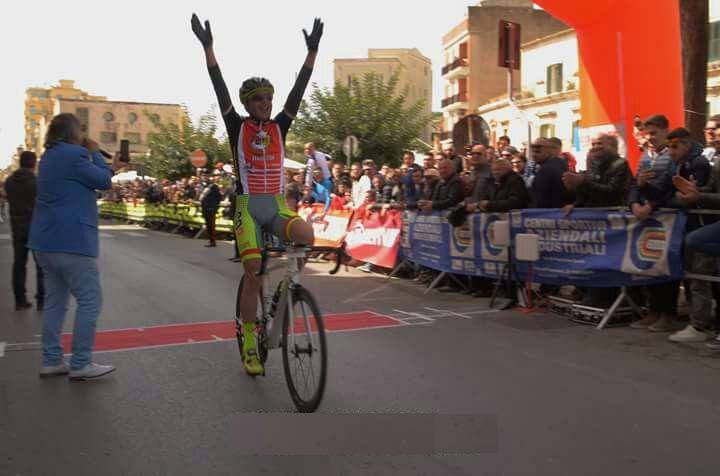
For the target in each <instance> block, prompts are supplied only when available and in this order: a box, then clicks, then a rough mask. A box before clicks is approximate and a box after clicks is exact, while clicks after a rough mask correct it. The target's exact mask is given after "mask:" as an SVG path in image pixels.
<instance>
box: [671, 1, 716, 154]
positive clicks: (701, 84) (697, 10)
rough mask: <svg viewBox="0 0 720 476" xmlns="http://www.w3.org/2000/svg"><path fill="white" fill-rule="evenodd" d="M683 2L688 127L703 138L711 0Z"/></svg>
mask: <svg viewBox="0 0 720 476" xmlns="http://www.w3.org/2000/svg"><path fill="white" fill-rule="evenodd" d="M678 1H679V2H680V37H681V45H682V62H683V83H684V90H683V92H684V99H685V127H686V128H687V129H688V130H689V131H690V133H691V134H692V135H693V137H695V138H696V139H697V140H700V141H702V140H703V128H704V127H705V120H706V115H707V111H706V102H707V63H708V42H709V37H708V33H709V32H708V17H709V6H708V0H678Z"/></svg>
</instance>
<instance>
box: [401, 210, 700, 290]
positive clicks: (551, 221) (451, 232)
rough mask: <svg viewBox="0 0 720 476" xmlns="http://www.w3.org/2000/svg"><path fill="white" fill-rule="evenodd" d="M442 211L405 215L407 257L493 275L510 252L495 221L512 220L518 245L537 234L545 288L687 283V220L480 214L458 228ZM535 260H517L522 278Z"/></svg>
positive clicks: (614, 214)
mask: <svg viewBox="0 0 720 476" xmlns="http://www.w3.org/2000/svg"><path fill="white" fill-rule="evenodd" d="M446 216H447V214H446V213H444V212H433V213H417V212H405V214H404V215H403V224H402V227H403V232H402V238H401V246H402V253H403V255H404V257H405V258H406V259H408V260H409V261H412V262H414V263H417V264H420V265H422V266H426V267H428V268H432V269H435V270H438V271H447V272H450V273H455V274H464V275H470V276H485V277H489V278H495V277H498V276H500V274H501V273H502V270H503V267H504V265H505V264H506V263H508V249H507V248H506V247H502V246H497V245H494V244H493V242H494V241H495V240H494V239H493V230H494V228H493V225H492V224H493V223H494V222H496V221H499V220H502V221H506V220H510V226H511V230H510V234H511V239H512V243H515V238H516V236H517V235H518V234H520V233H528V234H534V235H538V236H539V248H540V260H539V261H537V262H535V263H533V269H532V280H533V281H534V282H538V283H547V284H556V285H562V284H573V285H576V286H590V287H615V286H626V285H627V286H632V285H643V284H653V283H662V282H667V281H673V280H678V279H681V276H682V242H683V230H684V229H685V221H686V218H687V217H686V215H685V214H684V213H679V212H677V211H661V212H657V213H655V214H653V215H652V216H651V217H650V218H647V219H646V220H643V221H638V219H637V218H635V217H634V216H633V215H632V214H631V213H627V212H624V211H607V210H592V209H587V210H584V209H576V210H574V211H573V212H572V214H571V215H570V216H565V215H564V213H563V212H562V210H556V209H528V210H520V211H515V212H512V213H511V214H507V213H482V214H480V213H474V214H470V215H468V218H467V221H466V222H465V224H464V225H463V226H460V227H456V228H453V227H452V226H451V225H450V224H449V223H448V222H447V218H446ZM529 268H530V266H529V263H526V262H520V261H515V260H513V276H514V277H515V278H516V279H518V280H520V281H524V280H525V279H526V277H527V276H528V271H529Z"/></svg>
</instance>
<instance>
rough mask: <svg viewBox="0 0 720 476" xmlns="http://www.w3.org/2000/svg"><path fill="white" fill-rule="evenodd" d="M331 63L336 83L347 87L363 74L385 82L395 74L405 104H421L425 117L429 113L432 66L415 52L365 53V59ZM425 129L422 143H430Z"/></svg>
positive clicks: (342, 59)
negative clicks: (405, 96) (380, 78)
mask: <svg viewBox="0 0 720 476" xmlns="http://www.w3.org/2000/svg"><path fill="white" fill-rule="evenodd" d="M333 63H334V77H335V82H336V83H340V84H342V85H345V86H350V83H351V81H352V79H353V78H361V77H362V76H363V75H364V74H365V73H369V72H372V73H376V74H379V75H381V76H382V77H383V78H384V79H388V78H389V77H390V76H391V75H392V74H393V73H394V72H395V71H397V72H398V76H399V77H398V88H399V90H400V91H402V90H403V89H405V88H407V92H408V95H407V104H414V103H416V102H417V101H420V100H422V101H424V103H425V110H424V112H425V114H427V115H430V114H431V112H432V62H431V61H430V59H429V58H427V57H426V56H424V55H423V54H422V53H421V52H420V51H419V50H418V49H417V48H391V49H388V48H385V49H370V50H368V57H367V58H337V59H335V60H334V61H333ZM430 134H431V126H430V125H428V127H427V128H426V130H425V131H423V135H422V137H421V139H422V140H423V141H425V142H429V141H430Z"/></svg>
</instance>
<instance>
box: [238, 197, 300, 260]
mask: <svg viewBox="0 0 720 476" xmlns="http://www.w3.org/2000/svg"><path fill="white" fill-rule="evenodd" d="M235 203H236V209H235V216H234V217H233V228H234V229H235V245H236V246H237V248H238V253H239V254H240V258H241V259H242V261H243V262H245V261H247V260H250V259H260V258H261V251H262V248H263V246H264V243H263V232H267V233H272V234H273V235H275V236H277V237H278V238H280V239H281V240H284V241H290V226H291V225H292V223H293V222H294V221H296V220H302V218H300V217H299V216H298V214H297V213H295V212H294V211H292V210H290V209H289V208H288V207H287V204H286V203H285V197H284V196H283V195H260V194H259V195H238V197H237V199H236V202H235Z"/></svg>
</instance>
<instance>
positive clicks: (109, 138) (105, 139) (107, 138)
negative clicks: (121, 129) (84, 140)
mask: <svg viewBox="0 0 720 476" xmlns="http://www.w3.org/2000/svg"><path fill="white" fill-rule="evenodd" d="M100 142H102V143H103V144H115V143H116V142H117V133H115V132H108V131H102V132H101V133H100Z"/></svg>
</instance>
